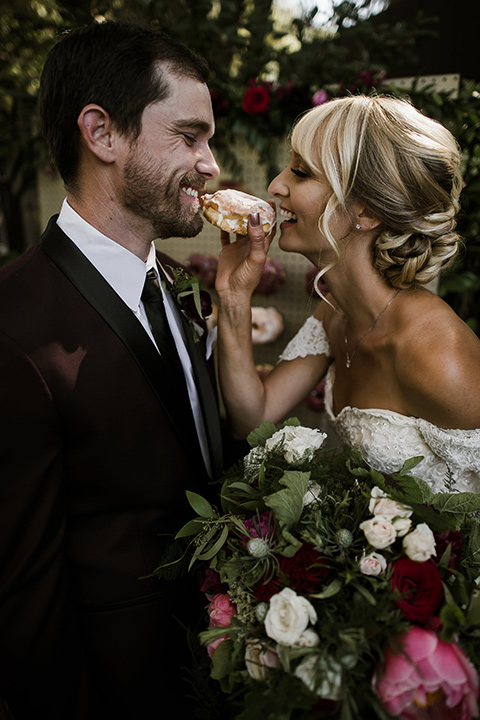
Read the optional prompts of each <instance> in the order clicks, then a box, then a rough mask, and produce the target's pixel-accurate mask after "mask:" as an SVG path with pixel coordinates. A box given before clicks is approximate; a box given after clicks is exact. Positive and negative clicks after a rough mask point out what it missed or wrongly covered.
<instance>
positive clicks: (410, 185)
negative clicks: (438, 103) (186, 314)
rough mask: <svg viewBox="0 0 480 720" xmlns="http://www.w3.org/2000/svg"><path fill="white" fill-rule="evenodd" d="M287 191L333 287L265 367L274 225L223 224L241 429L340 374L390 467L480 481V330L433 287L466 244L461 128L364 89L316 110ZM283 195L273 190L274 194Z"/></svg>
mask: <svg viewBox="0 0 480 720" xmlns="http://www.w3.org/2000/svg"><path fill="white" fill-rule="evenodd" d="M291 147H292V150H291V159H290V163H289V165H288V166H287V167H286V168H285V169H284V170H283V171H282V172H281V173H280V174H279V175H278V176H277V177H276V178H275V179H274V180H273V181H272V183H271V184H270V186H269V192H270V194H271V195H273V196H274V197H275V198H277V199H278V200H279V201H280V206H279V215H280V218H281V219H282V222H281V225H280V239H279V246H280V247H281V248H282V250H285V251H287V252H297V253H301V254H302V255H304V256H305V257H306V258H308V259H309V260H311V261H312V262H313V263H314V264H315V265H316V266H317V267H318V268H319V276H321V277H322V279H323V280H324V281H325V283H326V285H327V286H328V289H329V292H328V294H327V295H326V296H325V298H324V299H323V300H321V301H320V302H319V305H318V307H317V309H316V310H315V312H314V314H313V315H312V316H311V317H309V318H308V319H307V321H306V322H305V324H304V326H303V327H302V328H301V329H300V331H299V332H298V333H297V335H296V336H295V337H294V338H293V339H292V340H291V341H290V343H289V344H288V345H287V347H286V349H285V351H284V352H283V353H282V355H281V356H280V359H279V363H278V364H277V366H276V367H275V369H274V370H273V371H272V372H271V373H270V374H269V375H268V376H267V377H266V378H265V379H263V380H261V379H260V378H259V377H258V374H257V373H256V371H255V366H254V360H253V354H252V344H251V321H250V318H251V296H252V294H253V291H254V289H255V287H256V286H257V284H258V282H259V279H260V276H261V272H262V268H263V265H264V263H265V259H266V255H267V251H268V248H269V244H270V242H271V240H272V236H270V237H268V238H265V237H264V235H263V232H262V228H261V227H259V224H258V222H259V221H258V216H255V215H253V216H250V221H249V230H248V236H246V237H242V236H237V237H236V239H235V241H233V242H231V241H230V237H229V235H228V234H227V233H224V232H222V236H221V239H222V246H223V247H222V251H221V253H220V258H219V265H218V273H217V281H216V290H217V294H218V311H219V312H218V328H219V372H220V383H221V388H222V394H223V398H224V402H225V407H226V409H227V414H228V417H229V420H230V423H231V426H232V430H233V432H234V434H235V435H236V436H237V437H245V436H246V434H247V433H248V432H249V431H250V430H252V429H253V428H254V427H256V426H258V425H259V424H260V423H261V422H262V421H264V420H269V421H272V422H278V421H279V420H282V419H284V418H285V417H287V416H288V413H289V412H290V411H291V410H292V408H294V407H295V406H296V405H297V404H298V403H299V402H300V401H301V400H302V399H303V398H304V397H305V396H306V395H307V394H308V392H310V391H311V390H312V388H314V387H315V386H316V385H317V384H318V383H319V382H320V380H321V379H322V378H323V377H324V376H325V374H326V375H327V381H326V406H327V412H328V414H329V416H330V419H331V421H332V422H333V425H334V427H335V429H336V431H337V434H338V435H339V437H340V438H341V439H342V440H343V441H345V442H346V443H347V444H349V445H350V446H352V447H354V448H356V449H358V450H359V451H360V452H361V453H362V455H363V457H364V459H365V460H366V462H367V463H368V464H369V465H371V466H372V467H374V468H376V469H377V470H379V471H380V472H385V473H391V472H394V471H396V470H398V469H399V468H400V467H401V466H402V464H403V462H404V461H405V460H406V459H407V458H409V457H412V456H423V458H424V459H423V460H422V462H421V463H420V465H418V466H417V467H416V468H415V470H414V472H415V474H417V475H418V476H419V477H422V478H423V479H424V480H426V481H427V482H428V483H429V484H430V486H431V487H432V488H433V490H434V491H436V492H439V491H442V490H445V487H446V484H447V485H448V486H449V487H451V486H452V483H453V487H454V488H455V489H457V490H462V491H463V490H470V491H475V492H480V429H479V428H480V340H479V339H478V338H477V337H476V336H475V334H474V333H473V332H472V331H471V330H470V328H469V327H468V326H467V325H466V324H465V323H464V322H463V321H462V320H460V318H459V317H458V316H457V315H456V314H455V313H454V311H453V310H452V309H451V308H450V307H449V306H448V305H447V304H446V303H445V302H444V301H443V300H442V299H440V298H439V297H438V296H437V295H435V294H434V293H432V292H430V291H429V290H428V289H426V288H425V287H423V285H425V284H426V283H429V282H430V281H433V280H434V279H435V278H437V276H438V274H439V273H440V271H441V270H442V269H443V268H445V267H448V265H450V264H451V263H452V262H453V259H454V258H455V256H456V254H457V252H458V236H457V235H456V234H455V231H454V229H455V215H456V212H457V210H458V208H459V195H460V190H461V186H462V180H461V175H460V170H459V162H460V160H459V153H458V148H457V145H456V142H455V140H454V139H453V137H452V135H451V134H450V133H449V132H448V131H447V130H446V129H445V128H444V127H443V126H442V125H440V124H439V123H437V122H436V121H434V120H431V119H429V118H427V117H425V116H424V115H422V114H421V113H420V112H419V111H417V110H416V109H415V108H414V107H413V106H411V105H410V104H409V103H408V102H406V101H403V100H399V99H395V98H388V97H367V96H354V97H347V98H341V99H336V100H332V101H330V102H327V103H325V104H324V105H321V106H319V107H317V108H314V109H312V110H310V111H309V112H307V113H306V114H305V115H303V116H302V117H301V119H300V121H299V122H298V123H297V124H296V125H295V126H294V128H293V131H292V135H291ZM272 202H273V201H272Z"/></svg>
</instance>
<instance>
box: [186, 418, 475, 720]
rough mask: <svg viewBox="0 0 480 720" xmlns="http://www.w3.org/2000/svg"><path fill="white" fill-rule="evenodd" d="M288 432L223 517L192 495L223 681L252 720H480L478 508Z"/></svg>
mask: <svg viewBox="0 0 480 720" xmlns="http://www.w3.org/2000/svg"><path fill="white" fill-rule="evenodd" d="M324 437H325V436H324V435H323V434H322V433H321V432H319V431H317V430H312V429H310V428H305V427H302V426H300V424H299V422H298V420H296V419H291V420H289V421H287V423H285V424H284V425H283V426H282V427H281V428H280V429H278V430H277V427H276V426H274V425H273V424H270V423H264V424H262V425H261V427H260V428H259V429H258V430H256V431H254V432H253V433H251V435H250V436H249V438H248V439H249V443H250V445H251V447H252V450H251V451H250V453H249V454H248V455H247V456H246V457H245V458H244V459H243V460H241V461H240V462H239V463H237V464H236V465H235V466H234V467H233V468H232V469H231V470H230V471H229V472H228V473H227V474H226V476H225V478H224V483H223V487H222V490H221V508H219V509H217V508H214V507H212V506H211V505H210V504H209V503H208V502H207V501H206V500H205V499H203V498H202V497H200V496H199V495H196V494H194V493H189V501H190V504H191V505H192V507H193V508H194V510H195V512H196V513H197V517H195V518H194V519H193V520H191V521H190V522H189V523H187V525H185V526H184V527H183V528H182V529H181V530H180V532H179V533H178V535H177V537H181V538H187V539H188V540H189V551H190V553H191V558H190V566H192V565H194V564H196V565H197V567H201V568H202V577H203V582H202V587H201V590H202V591H203V592H205V594H206V603H207V604H208V616H209V627H208V628H207V629H205V631H204V632H202V634H201V640H202V642H203V643H204V644H205V645H206V649H207V651H208V654H209V656H210V658H211V675H212V677H213V678H215V679H216V680H218V681H219V683H220V684H221V689H222V690H223V692H224V693H226V694H228V697H229V704H230V707H231V709H232V716H233V717H235V718H238V719H239V720H240V719H241V720H257V719H258V720H268V719H269V718H271V719H272V720H289V719H292V720H293V719H295V720H310V719H312V720H313V718H320V717H321V718H341V720H347V719H352V720H353V719H355V720H357V719H358V718H381V719H382V718H383V719H385V720H387V718H392V717H395V718H403V719H405V720H410V719H414V718H418V719H420V718H437V719H438V718H452V719H455V720H457V719H458V720H468V719H469V718H473V717H478V706H477V701H478V694H479V684H478V675H477V672H478V670H479V669H480V588H479V569H480V523H479V520H478V517H477V516H476V513H478V511H479V510H480V496H478V495H475V494H472V493H455V492H446V493H439V494H436V495H434V494H433V493H432V491H431V490H430V488H429V487H428V485H427V484H426V483H425V482H423V481H422V480H421V479H419V478H416V477H413V476H412V475H411V472H412V470H413V469H414V467H415V466H416V464H418V462H419V461H420V459H421V458H413V459H411V460H409V461H407V462H406V463H405V465H404V467H403V468H402V470H401V471H400V472H399V473H398V474H395V475H393V476H383V475H381V474H380V473H378V472H375V471H374V470H372V469H370V468H368V467H366V466H365V465H364V464H363V462H362V459H361V457H360V456H359V455H358V454H356V453H354V452H352V451H349V450H348V449H346V450H345V451H343V452H340V453H339V452H338V451H337V452H336V451H333V450H328V449H324V448H323V447H322V443H323V440H324Z"/></svg>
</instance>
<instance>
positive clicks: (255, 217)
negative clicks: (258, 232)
mask: <svg viewBox="0 0 480 720" xmlns="http://www.w3.org/2000/svg"><path fill="white" fill-rule="evenodd" d="M250 225H251V226H252V227H258V226H259V225H260V213H258V212H256V213H252V214H251V215H250Z"/></svg>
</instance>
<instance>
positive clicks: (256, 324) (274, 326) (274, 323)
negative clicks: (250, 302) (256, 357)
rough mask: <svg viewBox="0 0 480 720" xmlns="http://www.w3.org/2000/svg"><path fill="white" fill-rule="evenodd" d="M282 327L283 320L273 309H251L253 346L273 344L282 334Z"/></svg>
mask: <svg viewBox="0 0 480 720" xmlns="http://www.w3.org/2000/svg"><path fill="white" fill-rule="evenodd" d="M283 327H284V325H283V318H282V316H281V315H280V313H279V312H278V310H276V309H275V308H274V307H252V342H253V344H254V345H261V344H263V343H269V342H273V341H274V340H276V339H277V338H278V337H279V335H280V334H281V333H282V332H283Z"/></svg>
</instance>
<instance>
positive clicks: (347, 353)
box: [345, 288, 400, 368]
mask: <svg viewBox="0 0 480 720" xmlns="http://www.w3.org/2000/svg"><path fill="white" fill-rule="evenodd" d="M399 292H400V288H399V289H398V290H397V292H396V293H395V295H394V296H393V297H392V298H390V300H389V301H388V303H387V304H386V305H385V307H384V308H383V310H382V311H381V312H379V314H378V315H377V317H376V318H375V320H374V321H373V323H372V324H371V325H370V327H369V328H368V330H367V331H366V332H364V333H363V335H362V336H361V337H359V338H358V340H357V342H356V343H355V347H354V348H353V351H352V354H351V355H350V353H349V352H348V340H347V324H346V323H347V321H346V320H345V352H346V355H347V358H346V360H345V365H346V366H347V368H349V367H350V365H351V364H352V362H353V358H354V357H355V353H356V352H357V348H358V346H359V345H360V343H361V342H362V340H363V338H365V337H367V335H368V333H369V332H371V331H372V330H373V328H374V327H375V325H376V324H377V322H378V321H379V320H380V318H381V317H382V315H383V313H384V312H385V310H386V309H387V308H389V307H390V305H391V304H392V302H393V301H394V300H395V298H396V297H397V295H398V293H399Z"/></svg>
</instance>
